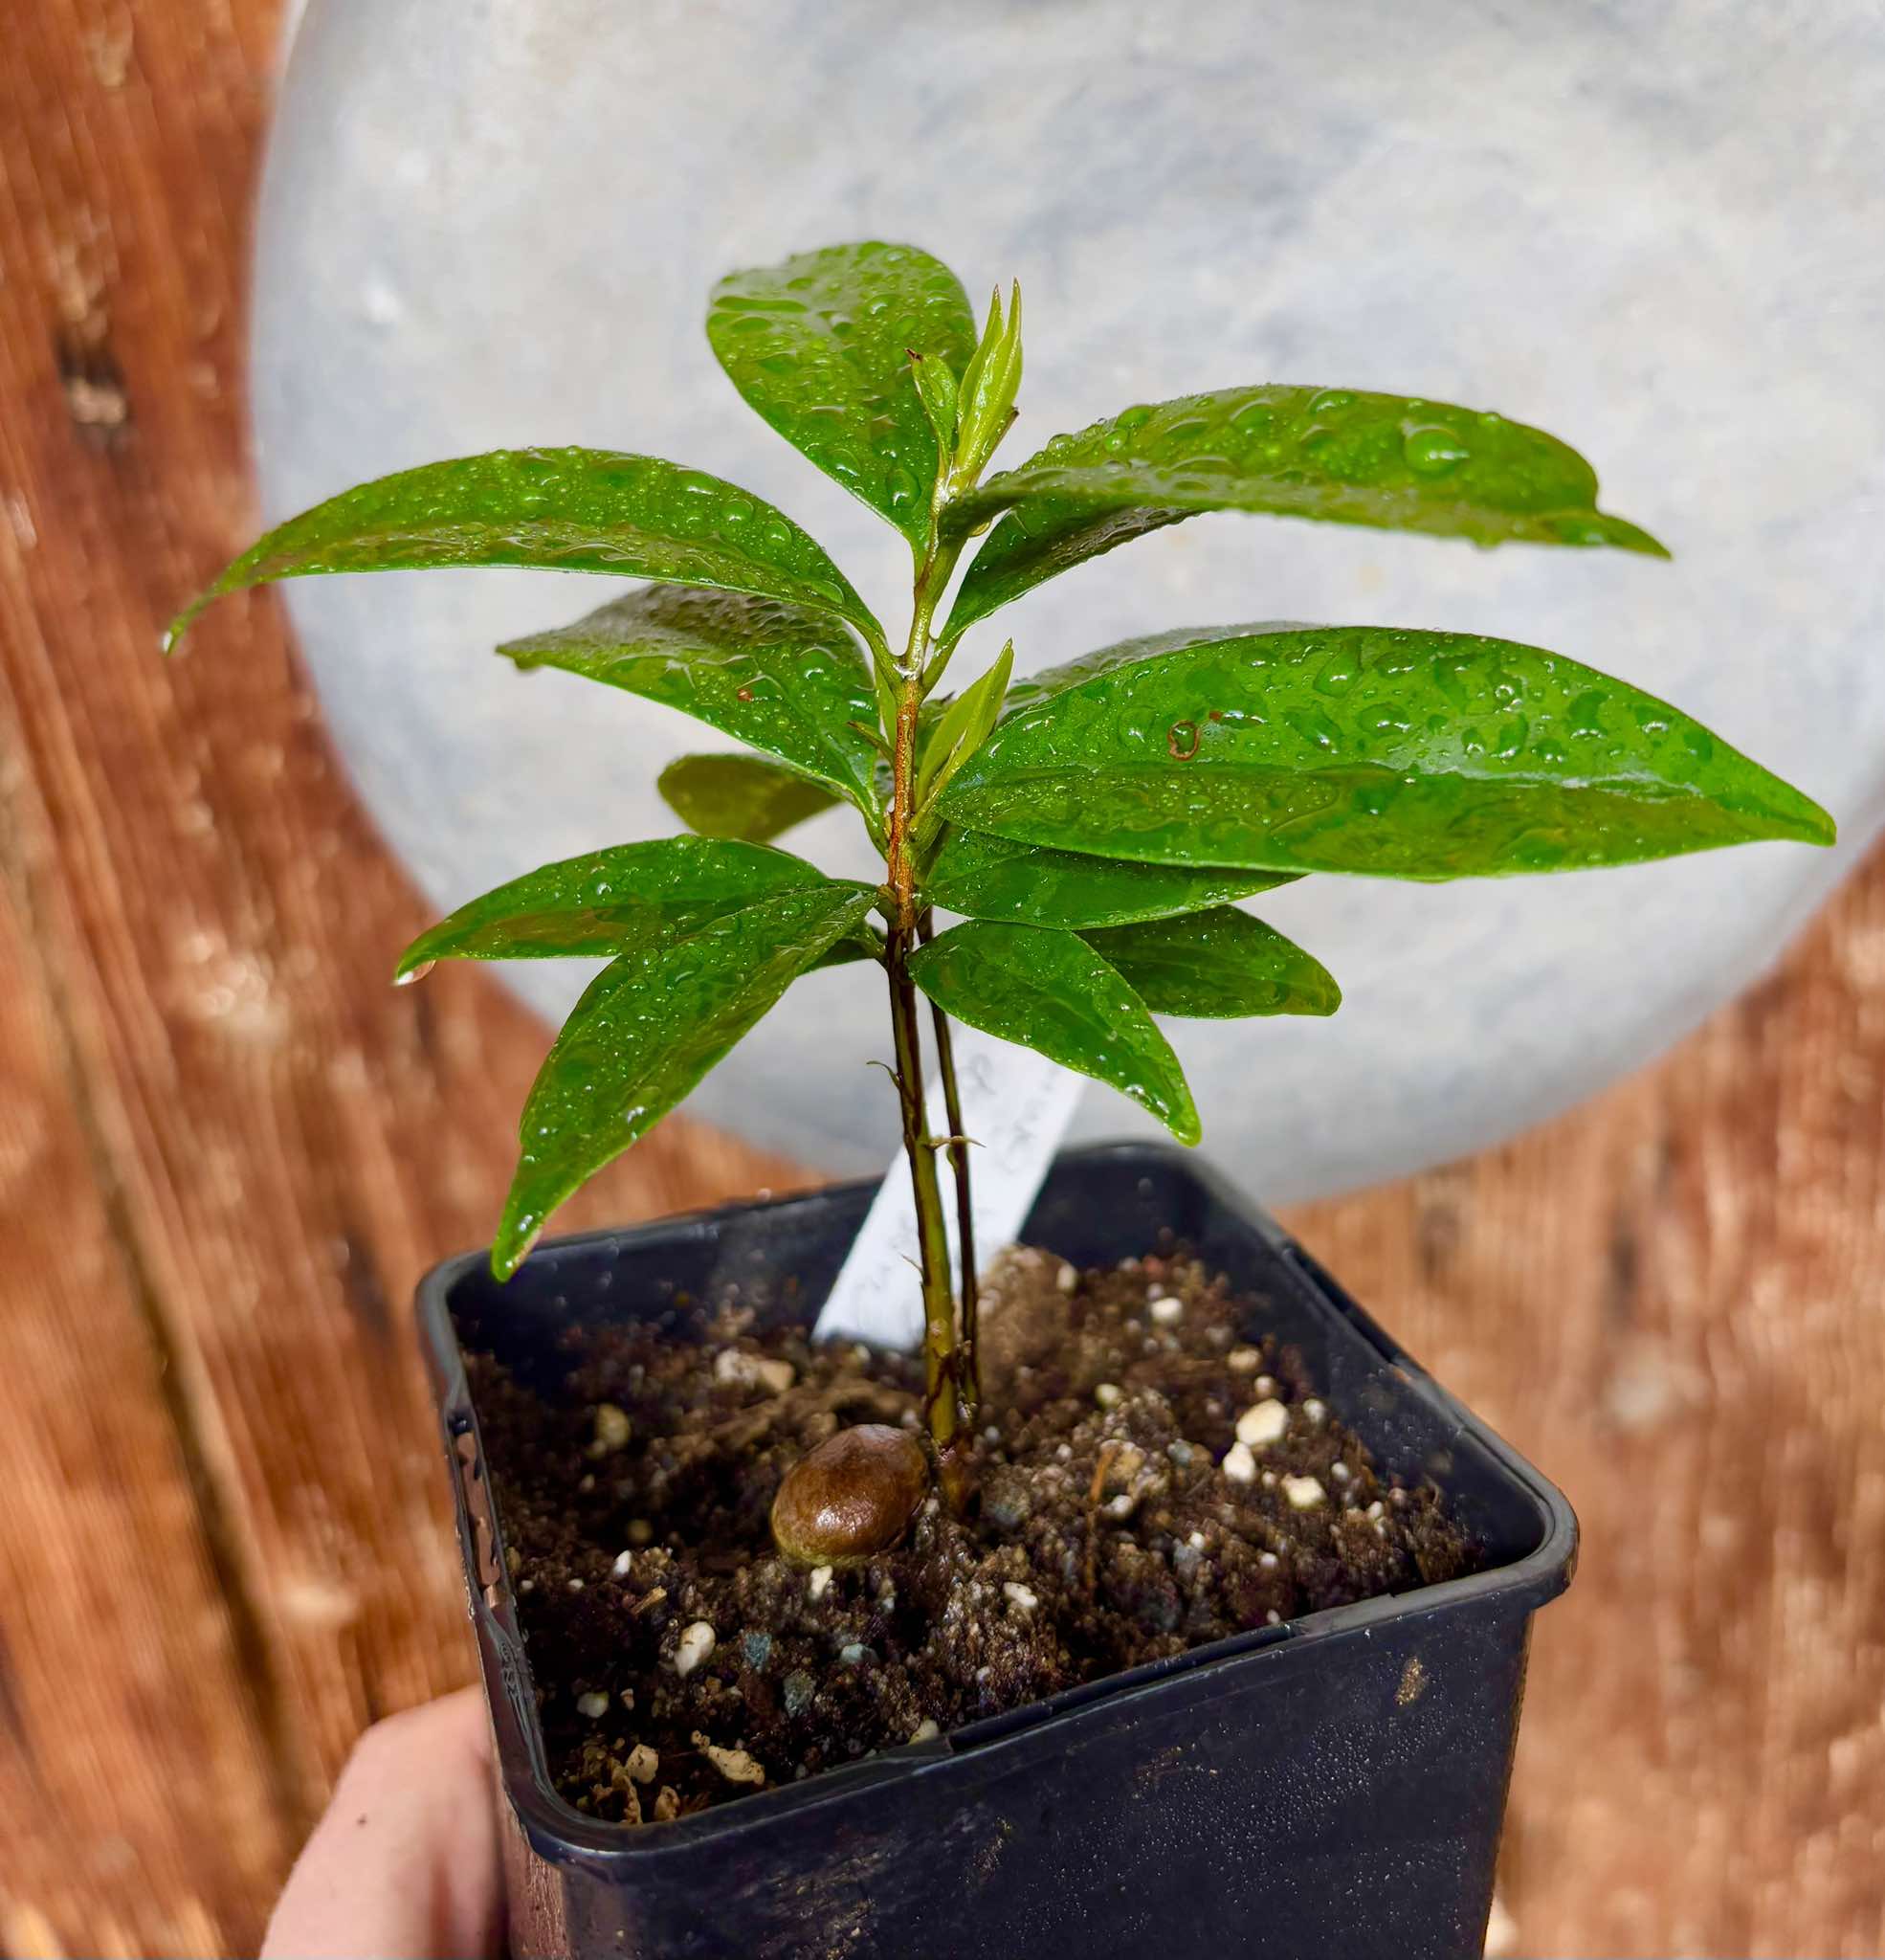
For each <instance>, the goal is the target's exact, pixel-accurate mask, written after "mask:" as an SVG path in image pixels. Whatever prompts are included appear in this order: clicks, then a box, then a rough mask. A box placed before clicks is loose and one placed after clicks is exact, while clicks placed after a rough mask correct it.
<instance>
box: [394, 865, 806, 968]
mask: <svg viewBox="0 0 1885 1960" xmlns="http://www.w3.org/2000/svg"><path fill="white" fill-rule="evenodd" d="M830 882H831V880H829V879H828V878H827V877H826V876H825V874H824V873H823V872H822V871H820V870H819V869H818V867H817V866H816V865H815V864H808V863H807V862H806V861H805V859H804V858H802V857H792V856H791V855H790V854H789V853H788V852H785V851H769V850H767V849H765V847H764V846H763V845H760V844H749V843H740V842H735V841H733V840H731V839H728V838H722V837H654V838H652V839H651V840H649V841H648V842H646V843H640V844H611V845H610V847H609V848H608V849H607V850H603V851H586V852H584V853H583V855H582V856H581V857H565V858H564V859H562V860H561V862H559V863H556V864H544V865H540V866H539V867H538V869H537V870H535V871H527V872H525V873H524V875H523V876H522V877H521V878H514V879H512V880H510V881H509V883H507V884H500V885H499V886H498V887H497V889H496V890H495V891H488V892H486V893H485V894H484V895H483V896H482V897H481V898H476V899H473V900H472V901H471V902H470V903H469V904H464V905H460V906H459V907H458V909H457V910H456V911H455V912H454V913H453V914H452V915H451V916H450V917H449V918H447V919H442V920H440V922H439V923H438V924H436V925H434V926H432V928H431V929H430V930H428V931H426V932H422V933H421V934H420V935H419V936H418V938H417V939H415V940H414V941H413V942H412V944H411V945H410V946H409V947H407V948H406V950H405V952H403V953H402V954H401V955H400V959H399V965H398V966H397V967H396V968H395V969H393V977H394V979H396V980H402V981H404V980H413V979H417V978H418V977H419V975H420V973H421V972H422V971H423V970H424V969H426V968H428V967H430V966H431V965H432V962H433V961H434V960H544V959H588V958H604V959H612V958H613V957H614V956H615V955H616V954H617V953H620V952H625V951H627V950H628V949H629V948H630V947H637V946H648V945H651V944H653V943H654V941H655V940H657V939H661V938H663V937H665V936H667V935H668V934H671V933H674V932H677V931H682V930H686V929H688V928H691V927H692V926H694V925H697V924H699V923H700V922H702V921H703V920H706V919H712V918H718V917H719V916H720V914H721V913H722V912H728V911H735V910H738V909H739V908H740V907H741V906H743V905H750V904H753V903H755V902H758V901H759V900H761V899H769V898H773V897H775V896H777V895H778V894H779V893H782V892H792V891H818V890H822V889H823V888H824V887H825V886H827V885H828V884H830Z"/></svg>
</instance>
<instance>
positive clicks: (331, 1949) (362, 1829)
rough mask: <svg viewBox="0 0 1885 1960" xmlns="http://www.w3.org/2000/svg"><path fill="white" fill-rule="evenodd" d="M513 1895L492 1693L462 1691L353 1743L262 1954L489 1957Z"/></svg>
mask: <svg viewBox="0 0 1885 1960" xmlns="http://www.w3.org/2000/svg"><path fill="white" fill-rule="evenodd" d="M502 1893H503V1888H502V1875H501V1870H500V1867H499V1855H498V1830H497V1820H496V1816H495V1814H494V1812H493V1809H492V1801H491V1732H490V1729H489V1727H488V1726H487V1725H486V1721H485V1713H484V1697H483V1694H482V1692H481V1691H480V1690H479V1689H477V1688H461V1689H460V1690H459V1691H458V1692H457V1693H456V1694H455V1695H447V1696H446V1697H445V1698H444V1699H443V1700H442V1701H437V1702H432V1703H429V1704H427V1705H426V1706H424V1707H422V1708H412V1709H409V1710H408V1711H407V1712H406V1713H405V1714H403V1715H393V1716H389V1717H388V1719H387V1720H386V1721H384V1722H376V1723H375V1724H374V1725H373V1726H372V1727H371V1728H369V1729H368V1730H367V1731H366V1734H365V1735H363V1736H362V1737H361V1738H360V1740H359V1741H358V1742H357V1743H356V1744H355V1745H354V1748H353V1753H352V1754H351V1755H350V1756H349V1757H348V1758H347V1761H346V1767H345V1768H344V1770H343V1771H341V1779H340V1781H339V1782H338V1783H337V1784H336V1785H335V1786H334V1795H333V1800H332V1801H331V1802H330V1803H329V1804H328V1806H327V1810H326V1813H325V1815H323V1816H322V1819H321V1821H320V1822H319V1823H318V1824H317V1825H316V1826H315V1827H314V1833H313V1835H312V1836H311V1837H310V1838H308V1841H307V1843H306V1844H305V1845H304V1846H303V1847H302V1849H301V1855H300V1857H299V1859H297V1860H295V1868H294V1870H293V1871H292V1872H290V1873H289V1874H288V1882H287V1884H286V1885H285V1886H284V1887H283V1888H282V1892H281V1897H280V1898H279V1899H278V1900H277V1902H276V1907H275V1912H274V1914H273V1916H272V1917H271V1918H270V1920H269V1923H268V1933H267V1936H266V1937H265V1938H264V1940H263V1942H262V1952H261V1960H483V1956H486V1955H495V1954H497V1953H499V1952H500V1951H501V1950H502V1944H501V1933H502Z"/></svg>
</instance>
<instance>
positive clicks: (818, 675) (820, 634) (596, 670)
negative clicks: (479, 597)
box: [498, 586, 877, 810]
mask: <svg viewBox="0 0 1885 1960" xmlns="http://www.w3.org/2000/svg"><path fill="white" fill-rule="evenodd" d="M498 651H499V653H500V654H503V655H504V656H505V657H507V658H509V659H512V660H515V661H516V662H517V664H518V665H519V666H520V667H560V668H562V669H563V671H564V672H565V673H567V674H580V675H582V676H583V677H584V678H585V679H589V680H600V681H603V682H605V683H606V684H607V685H609V686H610V687H620V688H625V689H627V690H628V692H629V693H631V694H638V695H641V696H643V697H645V698H646V699H647V700H649V701H658V702H663V703H665V704H666V705H667V706H669V707H673V708H679V709H680V710H681V711H682V712H683V713H685V714H690V715H696V716H699V719H700V720H701V721H703V722H707V723H710V724H712V725H713V726H714V727H716V728H719V729H721V730H722V731H723V732H724V733H726V734H728V735H732V736H736V737H738V739H739V740H740V741H742V742H744V743H746V744H748V745H749V746H752V747H754V748H759V749H764V750H765V753H766V754H768V755H776V756H777V757H779V759H780V760H781V761H782V762H786V763H789V764H790V765H791V767H792V768H795V769H797V770H799V771H800V772H801V773H803V774H805V775H808V776H809V777H811V778H812V779H813V780H814V781H815V782H819V783H822V784H824V785H825V787H826V788H827V789H831V790H835V791H837V792H838V793H839V794H840V795H843V796H848V797H850V798H851V799H852V801H853V802H854V803H856V804H858V805H859V806H860V807H861V808H863V809H866V810H870V809H874V808H875V806H876V753H877V752H876V747H875V746H873V745H872V743H871V742H870V740H869V739H868V737H866V736H865V735H863V734H861V733H860V732H859V731H858V730H857V729H856V728H854V727H853V726H852V725H851V724H853V723H854V722H861V723H863V724H865V726H866V727H869V726H871V725H872V724H874V723H875V721H876V693H875V691H874V689H873V687H872V684H871V669H870V666H869V664H868V662H867V661H866V659H865V657H864V655H863V653H862V652H861V651H860V649H859V648H858V646H857V643H856V641H855V640H854V639H853V638H852V636H851V635H850V634H848V633H847V632H846V631H845V630H844V628H843V627H842V626H839V625H837V624H835V623H834V622H832V621H831V620H829V619H821V618H820V617H819V616H818V615H817V614H816V613H814V612H808V611H806V609H805V608H804V607H802V606H787V605H784V604H782V603H781V602H779V601H778V600H775V599H761V598H754V597H752V596H750V595H748V594H744V593H736V592H700V591H689V590H687V589H686V588H685V587H682V586H645V587H643V588H642V589H641V590H638V591H633V592H631V593H629V594H628V596H627V597H626V598H621V599H617V600H615V601H614V602H613V603H612V604H610V605H607V606H603V607H599V608H598V609H597V610H596V611H595V612H590V613H588V615H587V616H586V617H584V618H582V619H579V620H577V621H576V623H575V624H574V625H573V626H565V627H559V628H557V629H556V630H555V631H553V632H550V633H537V634H531V635H528V636H527V637H526V638H523V639H514V640H510V641H507V642H506V643H505V644H504V645H503V646H501V647H499V649H498Z"/></svg>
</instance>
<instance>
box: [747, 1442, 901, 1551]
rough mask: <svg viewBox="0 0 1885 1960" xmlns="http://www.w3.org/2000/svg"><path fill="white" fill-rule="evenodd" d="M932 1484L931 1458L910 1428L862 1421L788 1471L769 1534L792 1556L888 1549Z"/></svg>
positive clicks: (824, 1443) (825, 1443)
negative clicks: (925, 1454) (893, 1427)
mask: <svg viewBox="0 0 1885 1960" xmlns="http://www.w3.org/2000/svg"><path fill="white" fill-rule="evenodd" d="M928 1491H929V1460H928V1459H927V1458H926V1457H924V1455H923V1451H922V1445H921V1444H920V1442H919V1441H918V1440H917V1439H916V1437H913V1436H911V1435H910V1434H909V1433H908V1432H907V1431H905V1430H901V1429H892V1428H891V1427H890V1426H889V1425H888V1424H887V1423H882V1422H860V1423H857V1424H855V1425H854V1427H853V1428H850V1429H841V1430H839V1431H838V1433H837V1434H836V1435H835V1436H832V1437H827V1438H826V1439H825V1440H824V1441H823V1442H822V1443H820V1444H819V1445H818V1447H817V1448H816V1449H815V1450H813V1451H812V1452H811V1453H810V1454H809V1456H805V1457H801V1458H800V1459H799V1460H798V1461H797V1462H796V1463H794V1464H793V1465H792V1467H791V1468H790V1469H789V1470H788V1471H787V1472H786V1475H785V1478H784V1479H783V1481H781V1482H780V1485H779V1495H778V1496H777V1497H775V1498H774V1499H773V1501H772V1542H773V1544H774V1545H776V1546H777V1547H778V1548H779V1553H780V1556H781V1557H782V1558H785V1559H786V1560H787V1561H788V1562H789V1563H790V1564H792V1565H795V1566H799V1567H804V1568H812V1567H817V1566H849V1565H857V1564H860V1563H861V1562H862V1561H863V1560H865V1559H867V1558H872V1557H875V1556H876V1553H878V1552H880V1551H888V1550H889V1549H890V1548H891V1547H892V1546H893V1545H895V1544H896V1543H897V1541H898V1539H899V1538H901V1537H902V1535H903V1532H904V1530H905V1528H906V1527H907V1526H908V1525H909V1522H910V1519H911V1518H912V1516H913V1515H914V1514H915V1512H916V1508H917V1506H918V1505H919V1504H920V1503H922V1501H923V1499H924V1497H925V1496H926V1495H927V1494H928Z"/></svg>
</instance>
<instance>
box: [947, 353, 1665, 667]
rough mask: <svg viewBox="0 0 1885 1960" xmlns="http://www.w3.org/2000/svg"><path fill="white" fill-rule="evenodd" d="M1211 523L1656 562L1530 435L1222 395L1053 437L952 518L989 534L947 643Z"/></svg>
mask: <svg viewBox="0 0 1885 1960" xmlns="http://www.w3.org/2000/svg"><path fill="white" fill-rule="evenodd" d="M1207 510H1248V511H1261V512H1267V513H1269V514H1271V515H1273V516H1278V517H1306V518H1320V519H1325V520H1329V521H1331V522H1334V523H1350V524H1369V525H1373V526H1375V527H1377V528H1379V529H1383V530H1398V531H1426V532H1429V533H1430V534H1432V535H1434V536H1438V537H1448V538H1470V539H1472V540H1473V541H1474V542H1475V544H1480V545H1501V544H1508V543H1512V542H1525V543H1530V544H1537V545H1611V546H1617V547H1619V548H1621V549H1623V550H1626V551H1645V552H1650V553H1652V554H1654V555H1656V556H1666V555H1667V554H1666V553H1665V552H1664V551H1663V548H1662V546H1660V545H1658V544H1657V543H1656V542H1655V540H1654V539H1653V538H1652V537H1651V536H1650V535H1649V534H1648V533H1647V532H1646V531H1641V530H1638V529H1637V527H1636V526H1635V525H1634V524H1630V523H1625V522H1624V521H1623V520H1622V519H1621V518H1614V517H1608V516H1606V515H1605V514H1604V513H1603V512H1601V511H1599V510H1598V508H1597V477H1596V473H1595V472H1594V471H1593V470H1592V469H1591V467H1590V465H1589V464H1588V463H1587V462H1586V461H1585V459H1584V458H1583V457H1581V456H1579V455H1578V453H1577V451H1576V450H1574V449H1572V448H1570V447H1569V446H1568V445H1567V444H1565V443H1563V442H1560V441H1559V440H1558V439H1557V437H1556V436H1552V435H1547V434H1544V432H1543V431H1542V430H1540V429H1531V428H1528V427H1526V426H1525V424H1523V423H1522V422H1508V421H1506V420H1504V419H1503V417H1501V416H1498V415H1491V414H1480V413H1477V412H1475V411H1473V410H1471V409H1461V408H1454V407H1452V406H1450V405H1449V404H1447V403H1445V402H1428V401H1420V400H1414V399H1409V398H1408V397H1405V396H1402V395H1388V394H1366V393H1360V392H1356V391H1353V390H1347V389H1326V388H1325V389H1315V388H1281V387H1269V388H1232V389H1224V390H1219V391H1218V392H1216V393H1214V394H1198V395H1186V396H1183V397H1181V398H1180V399H1179V400H1177V401H1169V402H1160V403H1158V404H1157V405H1156V406H1153V407H1143V408H1132V409H1127V410H1126V411H1124V412H1123V413H1121V414H1118V415H1114V416H1111V417H1109V418H1107V419H1106V420H1104V421H1100V422H1096V423H1094V424H1093V425H1092V427H1091V428H1088V429H1083V430H1081V431H1080V432H1079V433H1078V434H1071V435H1056V436H1055V437H1054V438H1053V441H1051V442H1050V443H1049V444H1048V445H1047V447H1046V448H1045V449H1043V450H1041V451H1040V453H1039V454H1038V455H1036V456H1034V457H1030V458H1029V460H1028V461H1027V462H1025V463H1022V464H1021V465H1019V467H1017V468H1015V469H1012V470H1008V471H1005V472H1003V473H1002V474H1001V475H1000V476H996V477H991V478H990V479H988V480H987V483H985V484H984V485H983V486H982V488H981V489H980V490H976V491H971V492H970V493H969V494H967V495H966V496H965V497H962V498H959V499H957V500H956V501H953V502H952V503H951V504H950V506H949V508H948V510H947V512H946V513H945V514H944V519H943V523H944V527H945V529H947V530H949V531H951V532H952V533H954V534H957V535H960V534H962V533H963V532H965V531H968V530H972V529H973V528H975V527H976V526H977V525H979V524H985V523H987V522H988V521H989V520H990V519H991V518H999V519H1000V522H999V523H997V524H996V525H995V528H994V529H993V530H992V531H991V532H990V533H989V535H988V537H987V541H986V542H985V543H984V545H983V546H982V548H981V549H980V550H979V551H978V552H977V553H976V556H975V559H974V561H973V563H971V564H970V566H969V568H968V570H967V571H966V573H965V575H964V578H963V583H962V589H961V590H960V591H959V593H958V594H957V597H956V604H955V608H954V611H953V612H951V614H950V617H949V624H948V628H947V634H948V635H949V636H953V635H956V634H958V633H960V632H962V631H963V630H964V629H965V627H967V626H968V625H969V624H971V623H972V622H973V621H975V620H977V619H982V618H986V617H987V614H988V613H990V612H994V611H995V609H996V608H997V607H999V606H1005V605H1007V604H1008V603H1009V600H1010V599H1016V598H1019V597H1020V595H1021V594H1022V593H1023V592H1025V591H1028V590H1031V588H1032V587H1034V586H1037V585H1039V584H1040V583H1041V582H1042V581H1043V580H1044V579H1049V578H1053V576H1054V575H1055V574H1056V573H1058V572H1062V571H1066V570H1068V569H1069V568H1071V567H1073V566H1076V565H1079V564H1082V563H1083V562H1084V561H1085V560H1087V559H1089V558H1095V557H1098V555H1099V553H1100V552H1102V551H1110V550H1112V549H1113V547H1114V546H1117V545H1123V544H1125V543H1127V542H1128V541H1129V540H1131V539H1133V538H1138V537H1142V536H1143V535H1144V534H1145V533H1146V532H1148V531H1155V530H1159V529H1161V528H1162V527H1163V526H1164V525H1166V524H1173V523H1179V522H1180V521H1181V520H1182V519H1185V518H1187V517H1194V516H1196V515H1197V514H1198V512H1200V511H1207Z"/></svg>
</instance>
